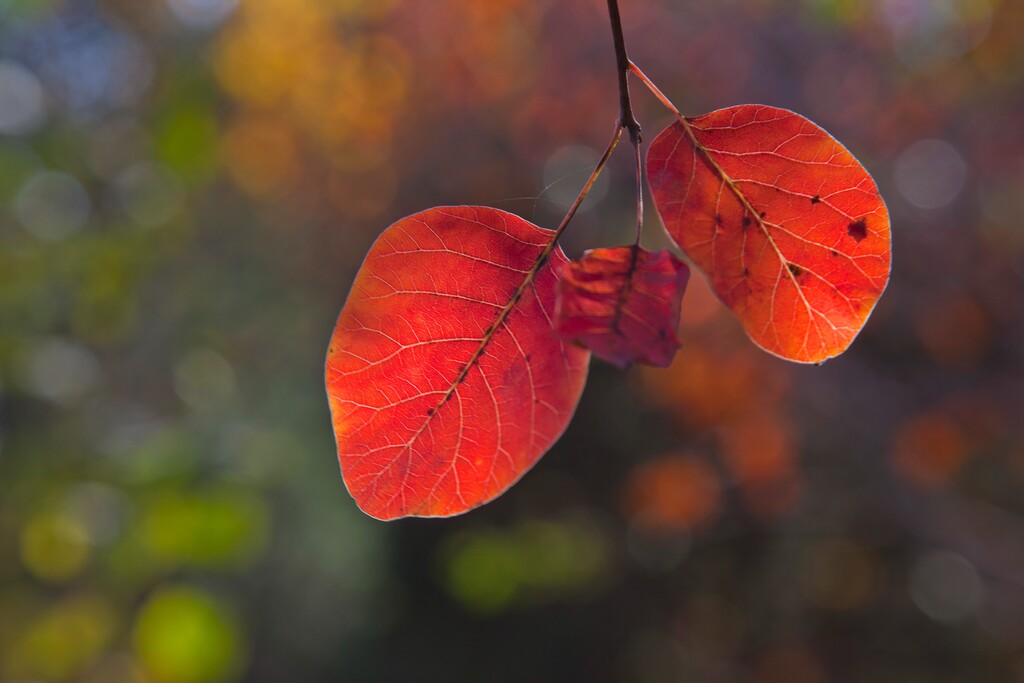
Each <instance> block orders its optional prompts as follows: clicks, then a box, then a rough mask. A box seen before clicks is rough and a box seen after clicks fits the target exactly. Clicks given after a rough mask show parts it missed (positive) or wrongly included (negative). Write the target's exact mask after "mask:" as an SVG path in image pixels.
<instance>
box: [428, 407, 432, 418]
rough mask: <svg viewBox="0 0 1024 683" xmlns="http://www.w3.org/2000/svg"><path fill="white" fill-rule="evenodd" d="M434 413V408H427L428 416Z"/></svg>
mask: <svg viewBox="0 0 1024 683" xmlns="http://www.w3.org/2000/svg"><path fill="white" fill-rule="evenodd" d="M433 414H434V409H433V408H427V416H428V417H429V416H431V415H433Z"/></svg>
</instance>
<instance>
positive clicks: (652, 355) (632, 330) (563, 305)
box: [555, 246, 690, 368]
mask: <svg viewBox="0 0 1024 683" xmlns="http://www.w3.org/2000/svg"><path fill="white" fill-rule="evenodd" d="M689 279H690V269H689V267H687V265H686V264H685V263H683V262H682V261H680V260H679V259H678V258H676V257H675V255H673V254H672V253H670V252H668V251H658V252H653V253H652V252H650V251H647V250H646V249H641V248H639V247H631V246H627V247H613V248H611V249H592V250H591V251H588V252H587V253H585V254H584V255H583V257H582V258H581V259H580V260H578V261H571V262H570V263H569V264H568V265H567V266H566V267H565V269H564V270H563V271H562V279H561V280H560V281H559V284H558V306H557V308H556V314H555V329H556V330H558V332H559V334H561V335H562V336H563V337H565V338H566V339H569V340H571V341H574V342H576V343H577V344H580V345H582V346H585V347H587V348H589V349H590V350H591V351H593V352H594V355H596V356H598V357H600V358H603V359H605V360H607V361H609V362H610V363H614V364H615V365H617V366H619V367H620V368H626V367H629V366H630V365H631V364H632V363H633V362H640V363H646V364H648V365H656V366H658V367H662V368H664V367H668V366H669V365H670V364H671V363H672V357H673V356H675V353H676V349H678V348H679V339H678V338H677V337H676V329H677V328H678V327H679V306H680V304H681V302H682V299H683V292H684V291H686V283H687V281H688V280H689Z"/></svg>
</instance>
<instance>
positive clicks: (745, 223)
mask: <svg viewBox="0 0 1024 683" xmlns="http://www.w3.org/2000/svg"><path fill="white" fill-rule="evenodd" d="M743 227H744V228H749V227H750V216H743Z"/></svg>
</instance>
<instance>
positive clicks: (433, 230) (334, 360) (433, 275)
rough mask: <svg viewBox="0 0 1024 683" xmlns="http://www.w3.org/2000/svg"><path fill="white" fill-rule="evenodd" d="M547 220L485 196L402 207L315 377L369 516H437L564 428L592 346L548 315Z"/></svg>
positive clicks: (554, 262) (498, 483) (460, 507)
mask: <svg viewBox="0 0 1024 683" xmlns="http://www.w3.org/2000/svg"><path fill="white" fill-rule="evenodd" d="M551 236H552V233H551V231H549V230H544V229H542V228H539V227H537V226H536V225H533V224H532V223H528V222H526V221H524V220H523V219H521V218H519V217H518V216H514V215H512V214H509V213H505V212H504V211H498V210H497V209H491V208H486V207H443V208H435V209H430V210H429V211H425V212H423V213H419V214H415V215H413V216H409V217H408V218H404V219H402V220H400V221H398V222H397V223H395V224H394V225H392V226H391V227H389V228H388V229H387V230H385V231H384V233H383V234H382V235H381V236H380V237H379V238H378V239H377V242H376V243H375V244H374V245H373V248H372V249H371V250H370V253H369V254H368V255H367V257H366V260H365V261H364V262H363V265H362V268H360V270H359V273H358V274H357V275H356V279H355V282H354V283H353V285H352V291H351V293H350V294H349V297H348V300H347V301H346V303H345V307H344V308H343V309H342V311H341V316H340V317H339V318H338V324H337V327H336V328H335V330H334V336H333V337H332V338H331V345H330V349H329V351H328V355H327V368H326V381H327V394H328V398H329V399H330V406H331V417H332V419H333V422H334V434H335V438H336V439H337V443H338V458H339V460H340V462H341V471H342V475H343V476H344V479H345V485H346V486H347V487H348V490H349V492H350V493H351V494H352V496H353V498H355V500H356V503H357V504H358V505H359V507H360V508H361V509H362V510H363V511H364V512H366V513H367V514H369V515H370V516H372V517H376V518H378V519H395V518H398V517H406V516H419V517H446V516H450V515H457V514H459V513H462V512H466V511H467V510H470V509H472V508H474V507H476V506H478V505H482V504H483V503H486V502H488V501H490V500H492V499H493V498H495V497H497V496H499V495H500V494H501V493H502V492H504V491H505V490H506V489H507V488H508V487H509V486H511V485H512V484H513V483H515V482H516V481H517V480H518V479H519V478H520V477H521V476H522V475H523V474H524V473H525V472H526V471H527V470H528V469H530V467H532V466H533V464H534V463H536V462H537V460H538V459H540V457H541V456H542V455H543V454H544V452H545V451H547V449H548V448H549V447H550V446H551V445H552V444H553V443H554V441H555V440H556V439H557V438H558V437H559V436H560V435H561V433H562V431H563V430H564V429H565V427H566V425H567V424H568V422H569V418H570V417H571V416H572V413H573V411H574V410H575V408H576V403H577V401H578V400H579V396H580V393H581V392H582V391H583V384H584V381H585V379H586V373H587V362H588V359H589V354H588V353H587V352H586V351H584V350H582V349H579V348H577V347H574V346H572V345H570V344H568V343H565V342H563V341H562V340H561V339H559V338H558V336H557V335H556V334H555V332H554V330H553V329H552V326H551V315H553V313H554V307H555V282H556V275H555V273H556V272H557V269H560V268H561V267H562V266H563V265H564V264H565V263H566V262H567V259H566V257H565V255H564V254H563V253H562V250H561V249H559V248H558V247H555V249H554V251H552V252H551V255H550V257H549V258H548V259H547V260H546V261H545V262H543V263H541V262H540V259H541V257H542V255H543V252H544V249H545V247H546V246H547V244H548V243H549V242H550V240H551Z"/></svg>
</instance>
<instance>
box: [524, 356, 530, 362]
mask: <svg viewBox="0 0 1024 683" xmlns="http://www.w3.org/2000/svg"><path fill="white" fill-rule="evenodd" d="M523 360H525V361H526V362H527V363H529V362H530V354H526V355H525V356H523Z"/></svg>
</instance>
